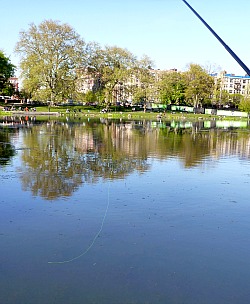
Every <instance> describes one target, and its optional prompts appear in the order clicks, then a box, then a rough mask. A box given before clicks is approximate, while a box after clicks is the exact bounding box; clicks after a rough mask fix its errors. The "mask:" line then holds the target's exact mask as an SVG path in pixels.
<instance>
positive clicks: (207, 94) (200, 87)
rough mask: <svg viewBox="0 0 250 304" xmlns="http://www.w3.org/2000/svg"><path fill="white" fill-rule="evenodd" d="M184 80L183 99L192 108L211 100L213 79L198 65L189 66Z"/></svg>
mask: <svg viewBox="0 0 250 304" xmlns="http://www.w3.org/2000/svg"><path fill="white" fill-rule="evenodd" d="M184 76H185V79H186V90H185V98H186V100H187V101H189V102H190V103H191V104H192V105H193V106H194V108H197V107H199V106H202V105H203V104H204V103H207V102H208V100H211V98H212V96H213V89H214V79H213V77H212V76H210V75H208V73H207V72H206V71H205V70H204V69H203V68H202V67H201V66H199V65H198V64H190V66H189V69H188V71H186V72H185V73H184Z"/></svg>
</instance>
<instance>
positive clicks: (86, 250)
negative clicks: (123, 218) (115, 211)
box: [48, 181, 110, 264]
mask: <svg viewBox="0 0 250 304" xmlns="http://www.w3.org/2000/svg"><path fill="white" fill-rule="evenodd" d="M109 189H110V181H109V184H108V201H107V206H106V209H105V212H104V215H103V219H102V223H101V226H100V229H99V230H98V232H97V233H96V235H95V236H94V238H93V240H92V242H91V243H90V245H89V246H88V247H87V249H85V250H84V251H83V252H82V253H81V254H79V255H78V256H75V257H73V258H72V259H69V260H65V261H55V262H53V261H51V262H48V264H65V263H70V262H73V261H75V260H77V259H79V258H81V257H82V256H84V255H85V254H86V253H88V252H89V250H90V249H91V248H92V247H93V246H94V244H95V242H96V240H97V238H98V236H99V235H100V234H101V232H102V229H103V226H104V222H105V220H106V217H107V213H108V210H109V205H110V199H109Z"/></svg>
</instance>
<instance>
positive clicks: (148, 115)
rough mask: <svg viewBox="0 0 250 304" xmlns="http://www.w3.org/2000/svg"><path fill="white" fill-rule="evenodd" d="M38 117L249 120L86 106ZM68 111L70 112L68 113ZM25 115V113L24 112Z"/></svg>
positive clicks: (49, 109)
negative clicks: (56, 115)
mask: <svg viewBox="0 0 250 304" xmlns="http://www.w3.org/2000/svg"><path fill="white" fill-rule="evenodd" d="M29 108H33V106H29ZM35 108H36V115H39V112H45V113H46V112H47V113H49V112H57V113H59V114H60V116H63V117H65V116H70V117H72V118H73V117H82V118H84V117H96V118H99V117H102V118H110V119H121V118H126V119H136V120H139V119H148V120H155V119H161V120H212V119H220V120H247V118H244V117H242V118H241V117H235V116H227V117H225V116H223V117H220V116H217V115H208V114H193V113H181V112H176V113H171V112H166V113H156V112H144V111H134V112H133V111H130V112H129V111H120V109H119V108H114V109H112V111H110V112H108V113H101V112H100V110H101V109H100V108H94V107H86V106H53V107H52V106H50V107H48V106H36V107H35ZM67 109H68V110H70V112H69V113H67ZM6 115H13V112H12V111H0V116H6ZM24 115H25V112H24Z"/></svg>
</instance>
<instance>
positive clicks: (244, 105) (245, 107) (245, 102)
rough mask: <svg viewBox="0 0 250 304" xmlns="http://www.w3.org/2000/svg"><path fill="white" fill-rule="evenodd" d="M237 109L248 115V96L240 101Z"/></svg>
mask: <svg viewBox="0 0 250 304" xmlns="http://www.w3.org/2000/svg"><path fill="white" fill-rule="evenodd" d="M239 109H240V110H241V111H244V112H247V113H248V115H249V114H250V96H246V97H244V98H242V99H241V101H240V104H239Z"/></svg>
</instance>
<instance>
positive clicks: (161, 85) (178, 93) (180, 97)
mask: <svg viewBox="0 0 250 304" xmlns="http://www.w3.org/2000/svg"><path fill="white" fill-rule="evenodd" d="M185 88H186V84H185V79H184V77H183V74H182V73H178V72H175V71H173V72H165V73H163V74H162V76H161V79H160V81H159V82H158V90H159V99H160V101H161V102H162V103H164V104H170V103H171V104H183V103H184V97H185Z"/></svg>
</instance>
